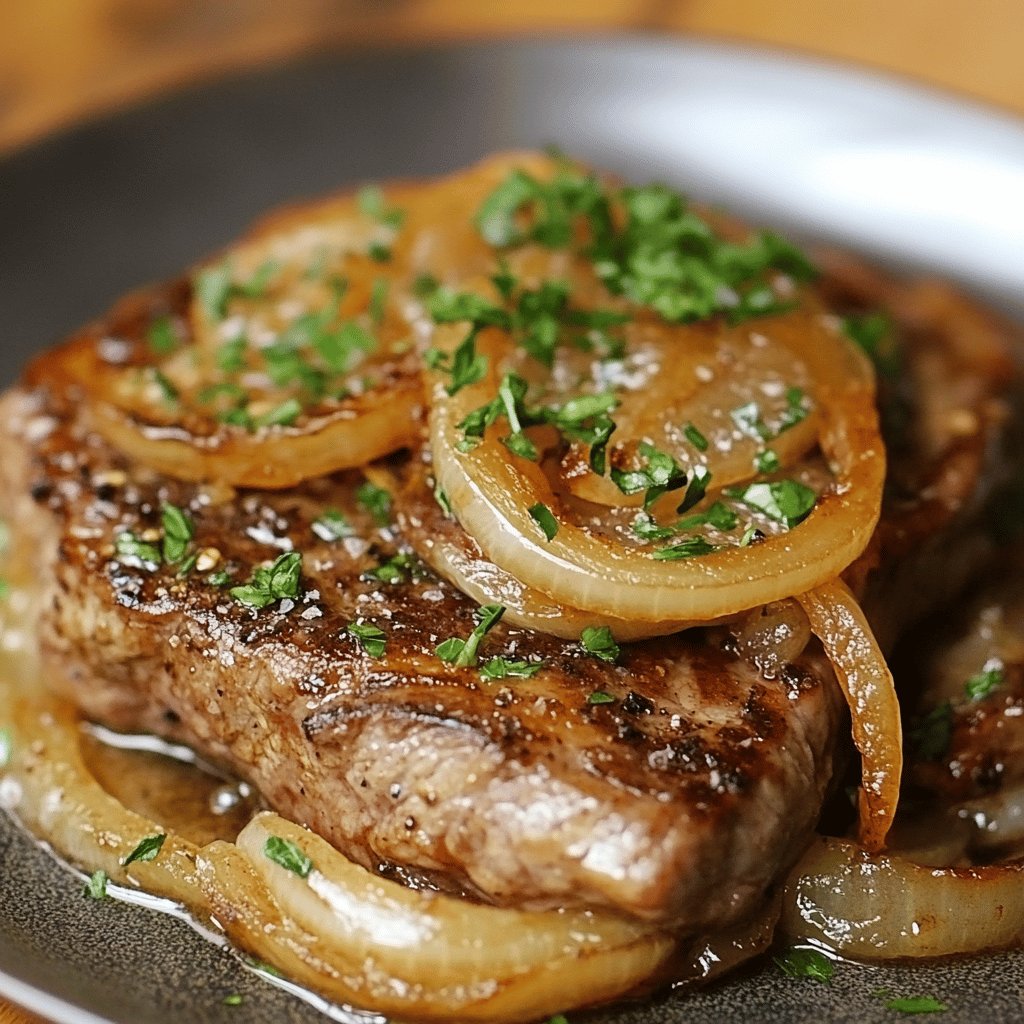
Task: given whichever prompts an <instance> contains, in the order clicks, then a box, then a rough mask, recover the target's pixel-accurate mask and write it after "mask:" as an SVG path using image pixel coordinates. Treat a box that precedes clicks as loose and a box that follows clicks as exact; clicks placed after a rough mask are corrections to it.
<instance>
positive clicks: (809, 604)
mask: <svg viewBox="0 0 1024 1024" xmlns="http://www.w3.org/2000/svg"><path fill="white" fill-rule="evenodd" d="M797 600H798V601H799V602H800V604H801V606H802V607H803V609H804V612H805V613H806V615H807V618H808V619H809V620H810V623H811V629H812V631H813V632H814V634H815V635H816V636H817V637H818V639H819V640H820V641H821V644H822V646H823V647H824V648H825V653H826V654H827V655H828V657H829V659H830V660H831V662H832V665H833V666H834V668H835V670H836V676H837V678H838V679H839V685H840V687H841V688H842V691H843V694H844V695H845V697H846V701H847V703H848V704H849V706H850V717H851V719H852V723H853V742H854V744H855V745H856V747H857V749H858V750H859V751H860V756H861V790H860V798H859V808H860V841H861V842H862V843H863V844H864V846H865V848H867V849H868V850H871V851H877V850H880V849H882V847H883V846H884V845H885V837H886V835H887V834H888V832H889V829H890V827H891V826H892V822H893V818H894V817H895V815H896V806H897V804H898V803H899V798H900V776H901V774H902V772H903V733H902V729H901V726H900V705H899V699H898V698H897V696H896V686H895V684H894V682H893V678H892V673H891V672H890V671H889V667H888V666H887V665H886V663H885V658H884V656H883V655H882V652H881V649H880V648H879V646H878V643H877V642H876V641H875V638H874V635H873V634H872V632H871V627H870V626H869V625H868V623H867V620H866V619H865V618H864V613H863V612H862V611H861V609H860V606H859V605H858V604H857V601H856V599H855V598H854V596H853V595H852V594H851V593H850V591H849V589H848V588H847V587H846V585H845V584H844V583H842V582H841V581H839V580H832V581H831V582H829V583H824V584H822V585H821V586H819V587H816V588H815V589H814V590H812V591H810V592H808V593H806V594H801V595H800V596H799V597H798V598H797Z"/></svg>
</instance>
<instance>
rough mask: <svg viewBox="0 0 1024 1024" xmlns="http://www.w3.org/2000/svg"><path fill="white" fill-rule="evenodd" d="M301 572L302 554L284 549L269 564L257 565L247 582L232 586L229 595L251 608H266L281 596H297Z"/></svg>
mask: <svg viewBox="0 0 1024 1024" xmlns="http://www.w3.org/2000/svg"><path fill="white" fill-rule="evenodd" d="M301 572H302V555H301V554H300V553H299V552H298V551H286V552H285V553H284V554H281V555H278V556H277V558H275V559H274V561H273V563H272V564H271V565H269V566H258V567H257V568H255V569H254V570H253V572H252V575H251V576H250V577H249V580H248V582H247V583H245V584H244V585H243V586H240V587H232V588H231V590H230V594H231V596H232V597H233V598H234V599H235V600H236V601H238V602H239V603H241V604H247V605H249V606H250V607H252V608H266V606H267V605H268V604H273V603H274V601H277V600H279V599H281V598H286V597H287V598H296V597H298V596H299V577H300V574H301Z"/></svg>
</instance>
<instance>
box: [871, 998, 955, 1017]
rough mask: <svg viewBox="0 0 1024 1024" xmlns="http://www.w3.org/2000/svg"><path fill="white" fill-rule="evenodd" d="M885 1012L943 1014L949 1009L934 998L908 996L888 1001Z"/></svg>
mask: <svg viewBox="0 0 1024 1024" xmlns="http://www.w3.org/2000/svg"><path fill="white" fill-rule="evenodd" d="M885 1008H886V1009H887V1010H895V1011H896V1012H897V1013H945V1012H946V1011H947V1010H948V1009H949V1007H948V1006H947V1005H946V1004H945V1003H944V1002H942V1000H941V999H936V998H935V997H934V996H909V997H906V998H901V999H890V1000H889V1001H888V1002H887V1003H886V1004H885Z"/></svg>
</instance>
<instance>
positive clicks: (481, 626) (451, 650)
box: [434, 604, 505, 668]
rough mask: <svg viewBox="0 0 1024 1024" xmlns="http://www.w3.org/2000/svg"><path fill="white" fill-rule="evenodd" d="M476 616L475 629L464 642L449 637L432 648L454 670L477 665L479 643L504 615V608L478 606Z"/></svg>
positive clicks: (488, 605) (455, 637)
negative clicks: (477, 619) (477, 617)
mask: <svg viewBox="0 0 1024 1024" xmlns="http://www.w3.org/2000/svg"><path fill="white" fill-rule="evenodd" d="M477 614H478V616H479V622H478V624H477V627H476V628H475V629H474V630H473V632H472V633H470V634H469V636H468V637H467V638H466V639H465V640H463V639H462V638H461V637H457V636H453V637H449V638H448V639H447V640H444V641H443V642H442V643H439V644H438V645H437V647H435V648H434V653H435V654H436V655H437V656H438V657H439V658H440V659H441V660H442V661H447V662H448V663H449V664H451V665H454V666H455V667H456V668H470V667H472V666H473V665H475V664H476V663H477V650H478V649H479V647H480V642H481V641H482V640H483V638H484V637H485V636H486V635H487V634H488V633H489V632H490V631H491V630H492V629H493V628H494V627H495V626H496V625H497V624H498V622H499V621H500V619H501V617H502V615H504V614H505V607H504V605H500V604H485V605H481V606H480V609H479V611H478V612H477Z"/></svg>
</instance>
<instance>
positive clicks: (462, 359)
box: [426, 330, 487, 395]
mask: <svg viewBox="0 0 1024 1024" xmlns="http://www.w3.org/2000/svg"><path fill="white" fill-rule="evenodd" d="M426 360H427V366H428V367H430V369H432V370H440V371H441V372H442V373H446V374H448V375H449V377H451V380H450V381H449V382H448V384H446V385H445V391H447V392H448V394H449V395H454V394H457V393H458V392H459V391H461V390H462V389H463V388H466V387H469V385H470V384H476V382H477V381H479V380H483V376H484V374H485V373H486V372H487V357H486V356H482V355H480V354H479V353H478V352H477V350H476V331H475V330H472V331H470V332H469V334H467V335H466V337H465V338H464V339H463V340H462V341H461V342H460V343H459V346H458V347H457V348H456V349H455V351H454V353H453V354H452V356H451V358H450V359H449V357H448V356H447V355H446V354H445V353H443V352H441V351H439V350H438V349H430V350H428V352H427V354H426Z"/></svg>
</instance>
